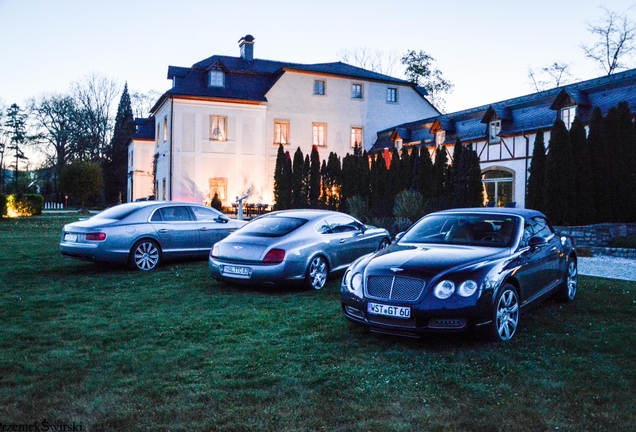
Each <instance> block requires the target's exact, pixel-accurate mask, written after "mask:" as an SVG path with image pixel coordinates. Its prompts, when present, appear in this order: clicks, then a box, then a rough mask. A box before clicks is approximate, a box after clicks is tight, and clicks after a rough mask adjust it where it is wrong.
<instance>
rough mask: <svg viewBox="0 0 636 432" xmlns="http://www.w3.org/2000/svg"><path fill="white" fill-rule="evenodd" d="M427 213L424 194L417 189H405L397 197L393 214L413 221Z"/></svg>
mask: <svg viewBox="0 0 636 432" xmlns="http://www.w3.org/2000/svg"><path fill="white" fill-rule="evenodd" d="M425 214H426V205H425V203H424V198H423V197H422V194H421V193H419V192H418V191H416V190H411V189H409V190H403V191H402V192H400V193H399V194H397V196H396V197H395V204H394V206H393V215H394V216H395V217H396V218H398V219H409V220H410V221H411V223H413V222H415V221H417V220H418V219H419V218H421V217H422V216H424V215H425Z"/></svg>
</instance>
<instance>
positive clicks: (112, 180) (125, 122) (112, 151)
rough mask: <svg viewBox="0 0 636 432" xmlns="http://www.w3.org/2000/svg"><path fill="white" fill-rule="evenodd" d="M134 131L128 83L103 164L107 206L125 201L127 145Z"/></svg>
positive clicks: (120, 101)
mask: <svg viewBox="0 0 636 432" xmlns="http://www.w3.org/2000/svg"><path fill="white" fill-rule="evenodd" d="M135 131H136V126H135V119H134V118H133V111H132V105H131V103H130V95H129V94H128V83H126V84H124V91H123V92H122V95H121V99H120V100H119V105H118V107H117V116H116V117H115V129H114V131H113V137H112V139H111V140H110V144H109V146H108V147H107V149H106V161H105V162H104V164H103V167H104V168H103V173H104V185H105V188H104V197H105V199H106V202H107V203H108V204H118V203H119V202H122V201H125V200H126V195H127V193H126V190H127V187H128V143H129V142H130V139H131V138H132V137H133V135H134V134H135Z"/></svg>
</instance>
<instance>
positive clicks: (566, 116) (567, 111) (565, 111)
mask: <svg viewBox="0 0 636 432" xmlns="http://www.w3.org/2000/svg"><path fill="white" fill-rule="evenodd" d="M575 116H576V107H575V106H569V107H565V108H561V120H563V123H565V127H566V128H567V129H568V130H570V127H571V126H572V122H573V121H574V117H575Z"/></svg>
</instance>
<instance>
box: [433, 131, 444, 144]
mask: <svg viewBox="0 0 636 432" xmlns="http://www.w3.org/2000/svg"><path fill="white" fill-rule="evenodd" d="M444 141H446V131H443V130H441V131H437V132H435V145H438V146H440V145H443V144H444Z"/></svg>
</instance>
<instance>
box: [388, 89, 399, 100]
mask: <svg viewBox="0 0 636 432" xmlns="http://www.w3.org/2000/svg"><path fill="white" fill-rule="evenodd" d="M386 101H387V102H392V103H395V102H397V89H396V88H394V87H389V88H388V89H386Z"/></svg>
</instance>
